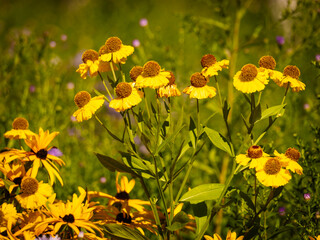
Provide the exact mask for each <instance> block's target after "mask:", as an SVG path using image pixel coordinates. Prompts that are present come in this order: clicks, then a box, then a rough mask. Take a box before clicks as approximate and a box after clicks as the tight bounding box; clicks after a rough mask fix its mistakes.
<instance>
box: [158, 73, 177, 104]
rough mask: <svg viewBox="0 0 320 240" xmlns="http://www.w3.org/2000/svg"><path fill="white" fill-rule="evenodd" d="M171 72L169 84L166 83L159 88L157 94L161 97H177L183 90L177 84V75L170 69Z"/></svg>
mask: <svg viewBox="0 0 320 240" xmlns="http://www.w3.org/2000/svg"><path fill="white" fill-rule="evenodd" d="M169 73H170V77H168V79H169V83H168V85H166V86H165V87H160V88H158V91H157V94H158V96H159V97H166V98H168V97H176V96H180V95H181V92H180V91H179V89H178V88H177V85H176V84H175V80H176V78H175V76H174V75H173V73H172V72H171V71H169Z"/></svg>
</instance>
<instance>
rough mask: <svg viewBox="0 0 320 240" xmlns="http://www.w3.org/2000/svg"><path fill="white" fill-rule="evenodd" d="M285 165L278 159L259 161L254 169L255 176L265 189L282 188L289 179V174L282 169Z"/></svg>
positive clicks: (270, 158) (271, 158) (284, 162)
mask: <svg viewBox="0 0 320 240" xmlns="http://www.w3.org/2000/svg"><path fill="white" fill-rule="evenodd" d="M286 165H287V163H286V161H284V160H283V159H281V158H279V157H268V158H265V159H261V163H260V164H259V165H258V166H257V167H256V176H257V178H258V180H259V181H260V182H261V183H262V184H263V185H265V186H267V187H274V188H277V187H279V186H284V185H286V184H287V183H288V182H289V180H290V179H291V174H290V173H289V171H288V170H287V169H285V168H284V167H285V166H286Z"/></svg>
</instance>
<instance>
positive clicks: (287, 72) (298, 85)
mask: <svg viewBox="0 0 320 240" xmlns="http://www.w3.org/2000/svg"><path fill="white" fill-rule="evenodd" d="M299 77H300V70H299V68H298V67H296V66H293V65H289V66H286V67H285V68H284V69H283V74H276V75H274V76H271V78H272V79H273V81H274V82H275V83H276V84H277V85H278V86H280V87H284V88H287V87H288V84H289V86H290V87H291V90H292V92H299V91H302V90H305V88H306V85H305V84H304V83H303V82H301V81H299Z"/></svg>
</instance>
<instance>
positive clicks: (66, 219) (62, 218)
mask: <svg viewBox="0 0 320 240" xmlns="http://www.w3.org/2000/svg"><path fill="white" fill-rule="evenodd" d="M78 189H79V191H80V196H79V197H78V196H77V195H76V194H73V197H72V202H70V201H69V200H68V201H67V203H63V202H57V203H54V204H49V205H48V206H46V208H47V211H45V214H46V215H47V216H48V217H47V218H46V219H44V220H43V221H42V222H41V223H38V224H37V225H36V227H35V235H37V236H38V235H40V234H42V233H43V232H45V230H46V229H51V227H52V226H53V227H54V228H53V231H52V234H56V233H57V232H58V231H59V230H60V229H61V227H63V226H65V225H67V226H68V227H70V228H71V229H72V230H73V231H74V232H75V233H76V234H79V232H80V229H81V228H84V229H85V230H86V231H89V232H91V233H95V231H94V230H97V231H98V232H100V233H101V230H100V228H99V227H98V226H97V225H96V224H95V223H93V222H91V221H90V219H91V217H92V216H93V210H94V207H90V206H89V205H88V204H87V202H86V203H83V201H84V199H85V197H86V191H85V190H84V189H83V188H81V187H79V188H78Z"/></svg>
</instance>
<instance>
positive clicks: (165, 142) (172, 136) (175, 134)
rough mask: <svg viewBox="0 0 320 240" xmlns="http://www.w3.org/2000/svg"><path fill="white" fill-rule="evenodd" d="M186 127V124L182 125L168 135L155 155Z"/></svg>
mask: <svg viewBox="0 0 320 240" xmlns="http://www.w3.org/2000/svg"><path fill="white" fill-rule="evenodd" d="M183 128H184V125H183V126H181V127H180V128H179V129H177V131H175V132H174V133H173V134H172V135H171V136H169V137H167V138H166V139H165V140H164V141H163V142H162V143H161V144H160V146H159V147H158V149H157V151H156V152H155V153H154V155H157V154H158V153H159V152H160V151H161V150H162V149H163V148H164V147H165V146H166V145H167V144H168V143H169V142H170V141H171V140H172V139H173V138H174V137H176V136H177V135H178V133H179V132H180V131H181V130H182V129H183Z"/></svg>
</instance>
